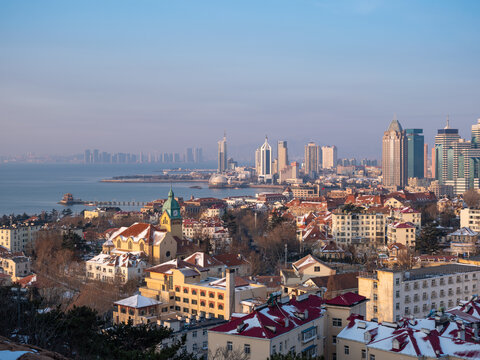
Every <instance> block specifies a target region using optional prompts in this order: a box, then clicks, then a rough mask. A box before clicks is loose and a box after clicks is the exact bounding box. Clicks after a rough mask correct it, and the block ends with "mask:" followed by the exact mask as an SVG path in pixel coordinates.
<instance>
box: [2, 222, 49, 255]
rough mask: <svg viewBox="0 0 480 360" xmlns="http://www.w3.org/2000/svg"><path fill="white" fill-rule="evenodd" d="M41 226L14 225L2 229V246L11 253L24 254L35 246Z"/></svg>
mask: <svg viewBox="0 0 480 360" xmlns="http://www.w3.org/2000/svg"><path fill="white" fill-rule="evenodd" d="M38 230H40V226H39V225H12V226H4V227H1V228H0V245H1V246H3V247H4V248H6V249H7V250H8V251H10V252H20V251H21V252H24V251H25V250H27V249H28V248H29V247H30V246H33V243H34V241H35V236H36V233H37V231H38Z"/></svg>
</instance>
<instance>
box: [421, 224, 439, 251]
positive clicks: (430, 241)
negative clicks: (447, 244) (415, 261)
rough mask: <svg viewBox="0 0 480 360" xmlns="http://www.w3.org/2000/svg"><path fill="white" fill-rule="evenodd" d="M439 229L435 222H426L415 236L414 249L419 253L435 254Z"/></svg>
mask: <svg viewBox="0 0 480 360" xmlns="http://www.w3.org/2000/svg"><path fill="white" fill-rule="evenodd" d="M439 238H440V231H439V230H438V228H437V225H436V223H434V222H429V223H427V224H426V225H425V226H424V227H423V228H422V231H421V232H420V235H419V236H418V237H417V241H416V243H415V249H416V250H418V251H419V252H420V254H435V253H436V252H438V250H439V240H440V239H439Z"/></svg>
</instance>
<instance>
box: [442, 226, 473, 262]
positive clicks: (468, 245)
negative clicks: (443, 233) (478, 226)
mask: <svg viewBox="0 0 480 360" xmlns="http://www.w3.org/2000/svg"><path fill="white" fill-rule="evenodd" d="M447 241H448V242H449V243H450V252H451V253H452V254H454V255H457V256H458V255H464V256H466V257H470V255H475V254H476V253H477V252H478V250H479V246H478V245H479V244H478V233H477V232H476V231H473V230H472V229H470V228H468V227H465V228H461V229H458V230H456V231H454V232H452V233H450V234H448V235H447Z"/></svg>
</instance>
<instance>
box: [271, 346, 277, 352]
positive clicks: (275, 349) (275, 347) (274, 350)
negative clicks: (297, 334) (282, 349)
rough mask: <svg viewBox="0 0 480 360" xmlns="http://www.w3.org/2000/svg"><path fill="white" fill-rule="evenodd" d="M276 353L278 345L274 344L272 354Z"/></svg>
mask: <svg viewBox="0 0 480 360" xmlns="http://www.w3.org/2000/svg"><path fill="white" fill-rule="evenodd" d="M276 353H277V346H276V345H273V346H272V354H276Z"/></svg>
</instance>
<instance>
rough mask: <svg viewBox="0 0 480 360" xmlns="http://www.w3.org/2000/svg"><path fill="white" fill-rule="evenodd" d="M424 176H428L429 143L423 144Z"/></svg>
mask: <svg viewBox="0 0 480 360" xmlns="http://www.w3.org/2000/svg"><path fill="white" fill-rule="evenodd" d="M423 177H426V178H428V177H429V176H428V144H423Z"/></svg>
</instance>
